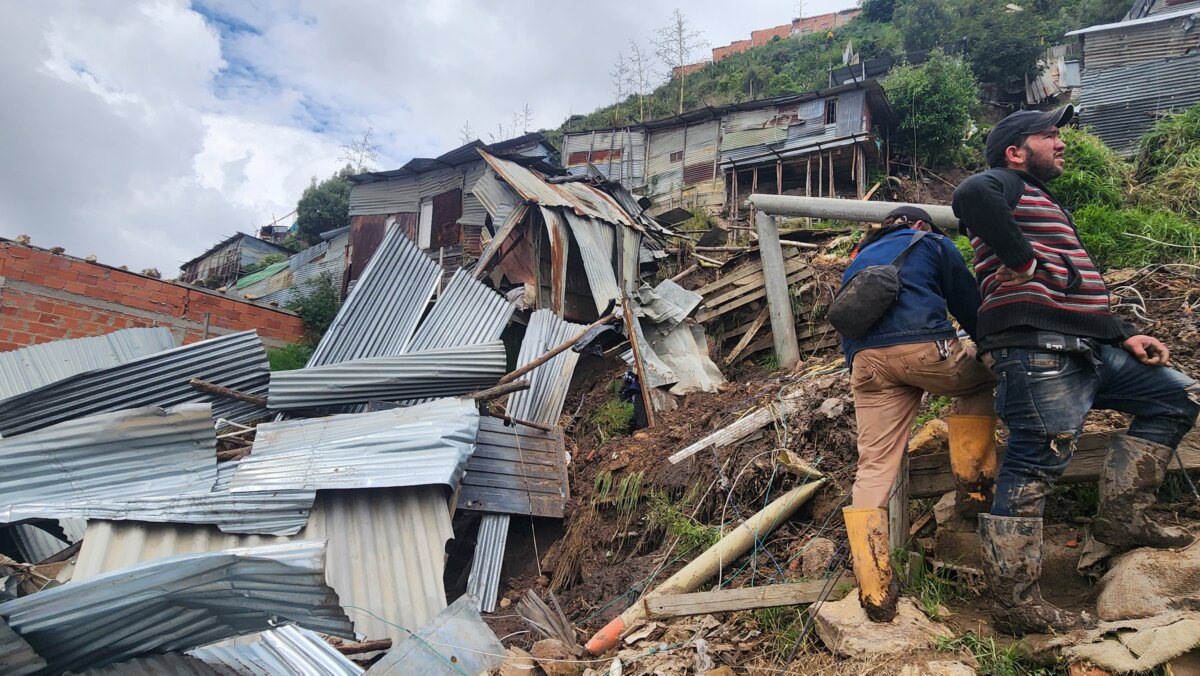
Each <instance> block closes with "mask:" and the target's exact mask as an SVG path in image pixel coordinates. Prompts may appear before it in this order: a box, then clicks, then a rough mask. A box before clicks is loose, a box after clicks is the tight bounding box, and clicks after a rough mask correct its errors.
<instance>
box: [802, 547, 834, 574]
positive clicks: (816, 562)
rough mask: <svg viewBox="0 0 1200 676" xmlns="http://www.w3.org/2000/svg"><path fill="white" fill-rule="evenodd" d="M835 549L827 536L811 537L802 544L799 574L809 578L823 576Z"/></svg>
mask: <svg viewBox="0 0 1200 676" xmlns="http://www.w3.org/2000/svg"><path fill="white" fill-rule="evenodd" d="M836 549H837V545H835V544H834V543H833V540H830V539H829V538H813V539H812V540H811V541H809V543H808V544H807V545H805V546H804V553H803V554H802V555H801V556H800V561H801V563H800V574H801V575H803V576H804V577H811V578H818V577H821V576H823V575H824V574H825V569H826V568H828V567H829V560H830V559H832V558H833V552H834V550H836Z"/></svg>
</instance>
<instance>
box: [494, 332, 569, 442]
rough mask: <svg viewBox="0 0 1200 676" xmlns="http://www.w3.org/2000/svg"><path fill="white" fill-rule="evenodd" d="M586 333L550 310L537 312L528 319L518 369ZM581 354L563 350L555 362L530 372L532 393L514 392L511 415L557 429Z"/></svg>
mask: <svg viewBox="0 0 1200 676" xmlns="http://www.w3.org/2000/svg"><path fill="white" fill-rule="evenodd" d="M583 329H584V326H583V325H582V324H572V323H571V322H565V321H563V320H562V319H560V318H559V317H558V316H556V315H555V314H554V312H552V311H551V310H538V311H536V312H534V313H533V314H532V315H531V316H530V318H529V327H528V328H527V329H526V330H525V339H524V340H523V341H522V342H521V352H520V354H519V355H518V356H517V366H518V367H521V366H524V365H526V364H528V363H530V362H532V361H533V360H534V359H537V358H538V357H540V356H542V355H543V354H545V353H546V352H548V351H549V350H550V348H552V347H555V346H557V345H559V344H561V343H563V342H565V341H567V340H570V339H571V338H573V337H574V336H576V335H577V334H578V333H579V332H580V331H582V330H583ZM578 361H579V353H578V352H575V351H574V350H563V351H562V352H560V353H559V354H557V355H555V356H554V358H553V359H551V360H550V361H548V362H546V363H545V364H542V365H541V366H539V367H537V368H535V369H533V370H532V371H530V372H529V374H528V376H526V377H527V378H528V379H529V389H528V390H522V391H520V392H514V393H513V395H512V398H511V399H510V400H509V402H508V415H509V416H510V417H512V418H515V419H516V420H524V421H528V422H535V423H542V424H544V425H557V424H558V418H559V416H561V415H562V407H563V402H564V401H565V400H566V398H567V388H568V387H570V385H571V376H572V375H574V373H575V364H576V363H578Z"/></svg>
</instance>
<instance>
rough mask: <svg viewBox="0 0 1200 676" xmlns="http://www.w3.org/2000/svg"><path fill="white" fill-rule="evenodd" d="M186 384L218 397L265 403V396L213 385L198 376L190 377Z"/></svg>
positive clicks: (262, 404) (260, 404)
mask: <svg viewBox="0 0 1200 676" xmlns="http://www.w3.org/2000/svg"><path fill="white" fill-rule="evenodd" d="M188 384H190V385H191V386H192V387H193V388H195V389H197V390H200V391H201V392H204V393H205V394H212V395H215V396H218V397H225V398H227V399H237V400H238V401H245V402H248V403H251V404H255V405H257V406H266V405H267V398H266V397H262V396H259V395H257V394H249V393H247V392H241V391H239V390H233V389H230V388H228V387H221V386H220V385H214V384H213V383H209V382H205V381H203V380H200V379H199V378H192V379H191V381H190V382H189V383H188Z"/></svg>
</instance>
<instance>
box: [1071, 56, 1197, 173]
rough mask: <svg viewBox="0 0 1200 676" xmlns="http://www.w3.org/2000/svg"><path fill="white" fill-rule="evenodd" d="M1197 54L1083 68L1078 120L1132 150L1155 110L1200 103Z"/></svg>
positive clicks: (1109, 143)
mask: <svg viewBox="0 0 1200 676" xmlns="http://www.w3.org/2000/svg"><path fill="white" fill-rule="evenodd" d="M1197 72H1200V54H1194V55H1192V56H1186V57H1182V58H1178V59H1167V60H1164V61H1156V62H1151V63H1142V64H1137V65H1133V66H1126V67H1122V68H1109V69H1108V70H1102V71H1092V70H1085V71H1084V74H1083V98H1082V101H1081V104H1080V109H1079V115H1078V117H1079V119H1080V122H1081V123H1082V124H1084V125H1087V126H1088V127H1090V128H1091V130H1092V132H1093V133H1095V134H1096V135H1097V136H1099V137H1100V139H1101V140H1102V141H1104V144H1105V145H1107V146H1108V147H1110V148H1112V149H1113V150H1114V151H1116V152H1117V153H1119V154H1121V155H1126V156H1128V155H1132V154H1133V153H1134V152H1135V151H1136V150H1137V142H1138V139H1139V138H1140V137H1141V136H1142V134H1145V133H1146V131H1148V130H1149V129H1150V127H1151V126H1152V125H1153V124H1154V120H1155V119H1156V117H1157V116H1158V115H1161V114H1163V113H1166V112H1168V111H1178V110H1185V109H1187V108H1190V107H1191V106H1194V105H1196V104H1197V103H1200V79H1197V78H1196V77H1195V74H1196V73H1197Z"/></svg>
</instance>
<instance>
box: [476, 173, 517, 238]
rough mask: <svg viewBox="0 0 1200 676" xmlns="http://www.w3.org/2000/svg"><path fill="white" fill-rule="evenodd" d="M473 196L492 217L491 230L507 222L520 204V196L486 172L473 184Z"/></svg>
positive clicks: (493, 174)
mask: <svg viewBox="0 0 1200 676" xmlns="http://www.w3.org/2000/svg"><path fill="white" fill-rule="evenodd" d="M472 191H473V194H474V195H475V197H477V198H478V199H479V201H480V202H481V203H482V204H483V207H484V208H485V209H487V212H488V213H489V214H491V215H492V229H493V231H495V230H498V229H499V228H500V226H501V225H504V222H505V221H506V220H508V215H509V214H510V213H512V210H513V209H516V208H517V205H518V204H520V203H521V196H520V195H518V194H517V193H515V192H513V189H512V188H510V187H508V185H507V184H505V183H504V182H503V181H501V180H500V179H498V178H496V174H495V173H493V172H492V171H488V172H487V173H486V174H484V175H483V176H482V177H481V178H480V179H479V180H478V181H476V183H475V187H474V188H472Z"/></svg>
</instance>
